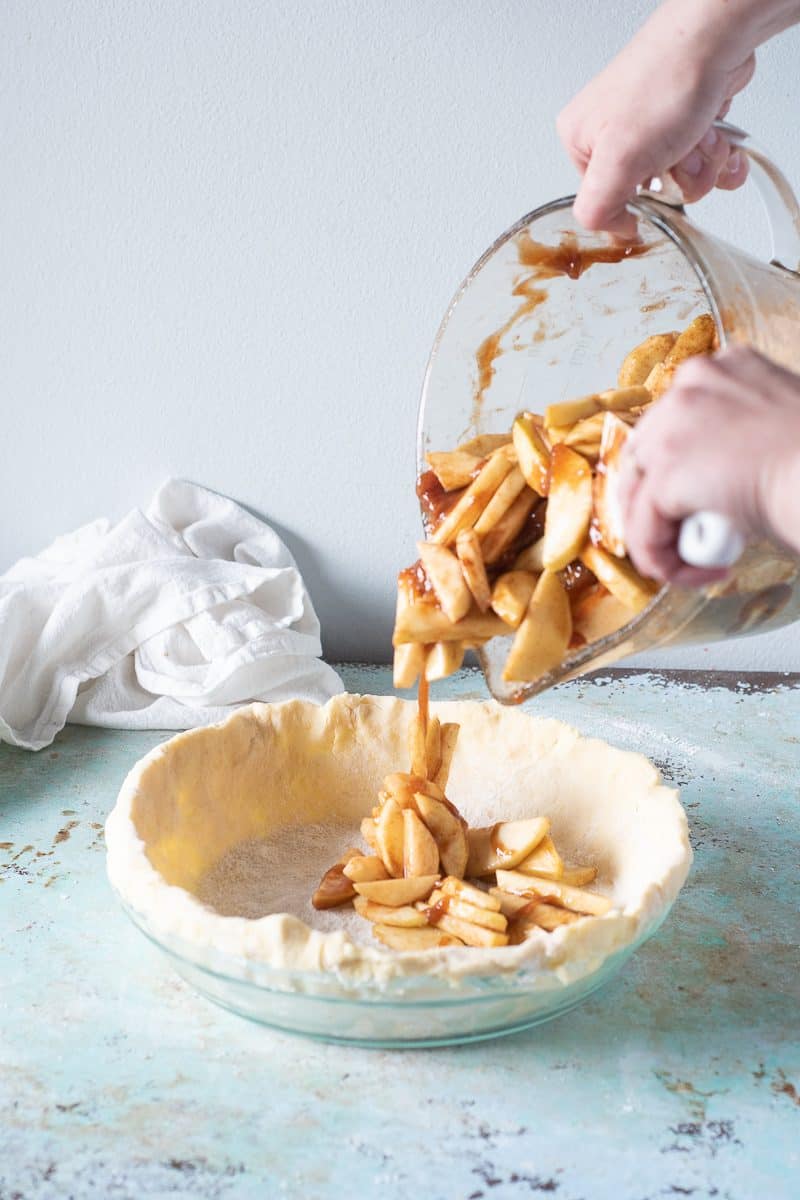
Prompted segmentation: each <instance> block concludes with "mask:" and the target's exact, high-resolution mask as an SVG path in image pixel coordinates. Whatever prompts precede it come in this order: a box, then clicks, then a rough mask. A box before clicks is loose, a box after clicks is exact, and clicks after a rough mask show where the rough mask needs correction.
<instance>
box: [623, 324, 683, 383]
mask: <svg viewBox="0 0 800 1200" xmlns="http://www.w3.org/2000/svg"><path fill="white" fill-rule="evenodd" d="M677 338H678V333H677V330H674V331H673V332H672V333H654V334H651V336H650V337H647V338H645V339H644V341H643V342H640V343H639V345H638V346H634V348H633V349H632V350H631V351H630V352H629V353H628V354H626V355H625V358H624V359H623V360H622V366H621V367H620V369H619V374H618V375H617V383H618V384H619V386H620V387H635V386H637V385H640V384H643V383H644V382H645V380H646V379H647V376H648V375H649V374H650V372H651V371H652V369H653V367H654V366H655V365H656V363H660V362H663V361H664V359H665V358H666V357H667V355H668V354H669V352H670V350H671V349H672V347H673V346H674V345H675V342H676V341H677Z"/></svg>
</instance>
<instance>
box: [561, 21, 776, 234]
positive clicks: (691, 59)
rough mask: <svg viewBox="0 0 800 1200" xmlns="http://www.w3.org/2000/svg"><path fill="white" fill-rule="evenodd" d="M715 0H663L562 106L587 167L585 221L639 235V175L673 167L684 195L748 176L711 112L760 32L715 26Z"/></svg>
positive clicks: (741, 73) (566, 132)
mask: <svg viewBox="0 0 800 1200" xmlns="http://www.w3.org/2000/svg"><path fill="white" fill-rule="evenodd" d="M708 7H709V6H708V5H704V4H702V3H698V2H697V0H692V3H691V5H689V6H688V7H687V4H686V3H685V0H672V2H671V3H667V4H665V5H662V7H661V8H659V9H658V10H657V11H656V12H655V13H654V15H653V16H652V17H651V18H650V20H649V21H648V22H647V24H646V25H644V26H643V28H642V29H641V30H640V31H639V32H638V33H637V34H636V36H635V37H634V38H633V40H632V41H631V42H629V43H628V45H627V46H626V47H625V48H624V49H623V50H622V52H621V53H620V54H619V55H617V57H616V58H615V59H614V60H613V61H612V62H611V63H610V64H609V65H608V66H607V67H606V68H605V70H604V71H602V72H601V73H600V74H599V75H598V76H596V78H595V79H593V80H592V81H591V82H590V83H589V84H588V85H587V86H586V87H585V88H583V90H582V91H581V92H579V93H578V95H577V96H576V97H575V98H574V99H573V100H572V101H571V102H570V103H569V104H568V105H567V107H566V108H565V109H564V110H563V111H562V112H561V114H560V115H559V117H558V120H557V127H558V132H559V135H560V137H561V140H562V142H563V143H564V146H565V149H566V150H567V153H568V154H569V156H570V158H571V159H572V161H573V163H574V164H575V166H576V167H577V168H578V170H579V171H580V172H581V174H582V176H583V179H582V181H581V184H580V188H579V191H578V196H577V199H576V201H575V207H574V212H575V216H576V218H577V220H578V221H579V222H580V223H581V224H582V225H583V226H585V228H587V229H604V230H608V231H609V232H611V233H615V234H617V235H619V236H622V237H626V238H629V237H632V236H634V234H635V232H636V221H635V218H634V216H633V215H632V214H631V213H629V212H627V211H626V207H625V206H626V204H627V203H628V201H630V200H631V199H632V198H633V196H634V195H635V192H636V188H637V185H639V184H643V183H646V182H648V181H649V180H650V179H652V178H653V177H654V176H657V175H663V174H665V173H666V172H667V171H669V170H671V172H672V175H673V177H674V178H675V181H676V182H677V183H678V184H679V185H680V187H681V189H682V191H683V194H684V196H685V198H686V200H687V201H694V200H699V199H700V198H701V197H702V196H704V195H706V193H707V192H709V191H711V189H712V188H714V187H719V188H726V189H732V188H737V187H740V186H741V184H743V183H744V181H745V179H746V178H747V158H746V156H745V155H744V154H743V153H742V152H741V151H740V150H739V149H737V148H736V147H732V146H731V145H730V143H729V142H728V141H727V139H726V138H725V137H724V136H723V135H722V134H721V133H720V132H719V131H718V130H716V129H714V128H713V122H714V121H715V120H716V119H717V118H718V117H722V116H724V115H725V114H726V113H727V111H728V109H729V107H730V103H731V100H732V98H733V97H734V96H735V95H736V93H737V92H740V91H741V90H742V88H744V87H746V85H747V84H748V83H749V82H750V79H751V78H752V76H753V72H754V70H755V56H754V54H753V44H754V41H753V38H752V36H749V35H748V27H747V26H746V25H744V26H743V28H742V32H741V34H740V35H738V36H737V34H736V32H735V29H734V30H733V31H732V29H731V26H734V27H735V24H736V22H735V21H734V20H731V22H730V23H729V24H728V25H726V26H720V28H719V29H715V28H712V27H709V18H708V15H707V13H706V12H704V10H707V9H708ZM731 16H732V17H733V14H731ZM704 18H705V19H704Z"/></svg>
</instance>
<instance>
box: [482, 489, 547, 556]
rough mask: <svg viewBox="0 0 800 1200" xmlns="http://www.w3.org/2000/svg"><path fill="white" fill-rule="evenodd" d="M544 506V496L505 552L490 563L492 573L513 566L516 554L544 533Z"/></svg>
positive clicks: (536, 540) (545, 505)
mask: <svg viewBox="0 0 800 1200" xmlns="http://www.w3.org/2000/svg"><path fill="white" fill-rule="evenodd" d="M546 508H547V504H546V502H545V500H544V498H542V499H541V500H540V501H539V503H538V504H537V505H536V507H535V508H534V509H532V511H531V513H530V516H529V517H528V518H527V520H526V521H525V524H524V525H523V526H522V529H520V531H519V533H518V534H517V536H516V537H515V538H514V541H513V542H512V543H511V545H510V546H509V547H508V549H507V550H506V551H505V553H504V554H502V555H501V557H500V558H498V559H497V561H496V562H493V563H492V564H491V572H492V575H494V573H495V572H496V573H497V574H498V575H502V574H503V572H504V571H510V570H511V569H512V567H513V566H514V562H515V561H516V558H517V555H519V554H521V553H522V551H523V550H527V549H528V546H532V545H533V543H534V542H538V541H539V538H540V537H541V536H542V535H543V533H544V514H545V510H546Z"/></svg>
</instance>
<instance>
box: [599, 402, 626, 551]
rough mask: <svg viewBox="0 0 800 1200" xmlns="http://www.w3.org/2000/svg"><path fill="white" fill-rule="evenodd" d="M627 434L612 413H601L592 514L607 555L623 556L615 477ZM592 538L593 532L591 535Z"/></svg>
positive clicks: (618, 475)
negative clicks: (600, 434)
mask: <svg viewBox="0 0 800 1200" xmlns="http://www.w3.org/2000/svg"><path fill="white" fill-rule="evenodd" d="M629 435H630V429H629V427H628V426H627V425H626V424H625V422H624V421H621V420H620V419H619V417H617V416H615V415H614V413H604V414H603V437H602V441H601V443H600V458H599V460H598V463H597V473H596V475H595V477H594V484H593V492H592V494H593V501H594V515H593V518H592V528H593V531H594V530H597V533H598V534H599V535H600V540H601V542H602V544H603V545H604V546H605V548H606V550H608V551H609V552H610V553H611V554H613V555H615V557H617V558H624V557H625V530H624V528H623V525H622V509H621V507H620V503H619V477H620V462H621V459H622V451H623V450H624V448H625V443H626V442H627V440H628V437H629ZM593 536H594V533H593Z"/></svg>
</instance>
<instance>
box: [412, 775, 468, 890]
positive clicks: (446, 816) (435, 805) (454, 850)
mask: <svg viewBox="0 0 800 1200" xmlns="http://www.w3.org/2000/svg"><path fill="white" fill-rule="evenodd" d="M414 799H415V801H416V805H417V811H418V812H419V815H420V816H421V817H422V820H423V821H424V822H425V825H426V826H427V828H428V829H429V830H430V833H431V835H432V837H433V839H434V841H435V842H436V846H437V848H438V853H439V858H440V859H441V863H442V870H443V871H445V872H446V873H447V874H448V875H453V876H458V878H459V879H460V878H461V876H462V875H463V874H464V872H465V870H466V867H467V858H468V855H469V844H468V842H467V831H466V822H465V821H464V820H463V819H462V818H461V817H460V816H459V814H458V812H457V811H456V810H454V809H453V808H452V807H451V806H450V805H449V803H448V802H447V801H444V800H436V799H434V797H433V796H427V795H425V794H424V793H422V792H418V793H417V795H416V796H415V797H414Z"/></svg>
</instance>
